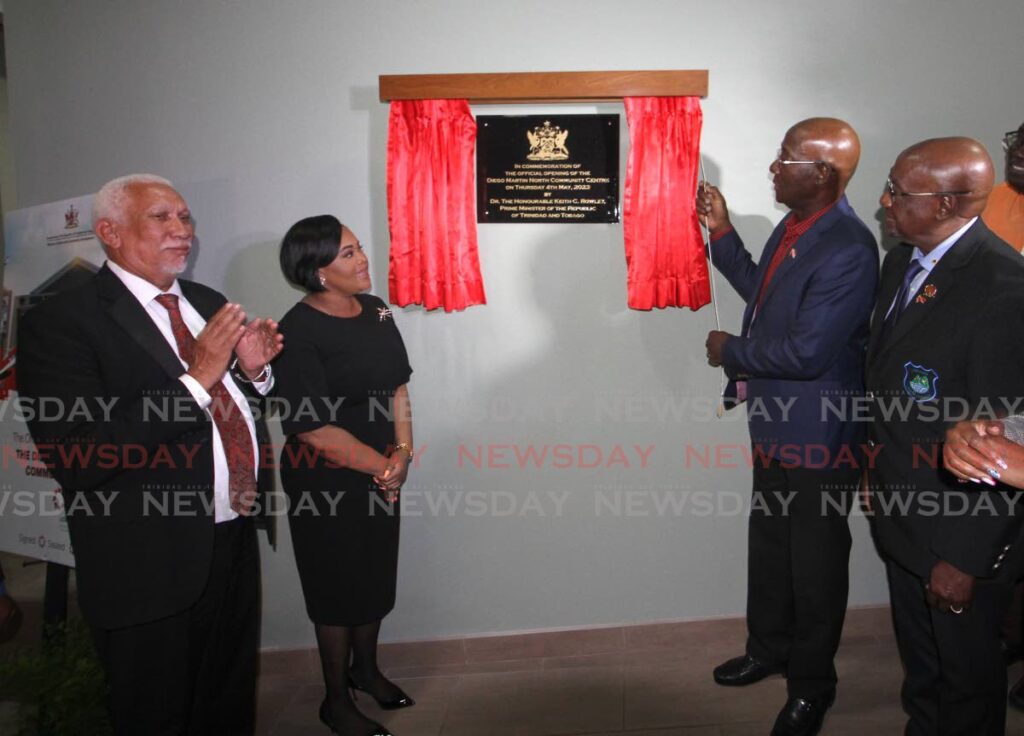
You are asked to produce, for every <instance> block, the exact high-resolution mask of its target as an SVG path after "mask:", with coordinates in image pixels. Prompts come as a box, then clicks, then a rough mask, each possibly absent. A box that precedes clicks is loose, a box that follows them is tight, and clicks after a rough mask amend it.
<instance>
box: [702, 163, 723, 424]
mask: <svg viewBox="0 0 1024 736" xmlns="http://www.w3.org/2000/svg"><path fill="white" fill-rule="evenodd" d="M698 156H699V158H700V178H701V181H703V182H704V191H705V192H706V191H707V184H708V177H707V174H705V173H704V154H698ZM697 219H698V220H700V228H701V231H702V232H703V233H704V247H705V249H706V250H705V253H706V254H707V259H708V281H709V283H710V285H711V306H712V307H713V309H714V312H715V329H716V330H718V331H721V330H722V318H721V317H720V316H719V314H718V299H717V298H716V296H715V266H714V264H713V263H712V262H711V232H710V231H709V230H708V221H707V218H706V217H698V218H697ZM718 395H719V397H722V396H724V395H725V368H724V367H723V368H722V372H721V375H720V377H719V386H718ZM716 414H717V415H718V418H719V419H721V418H722V416H723V415H724V414H725V404H724V403H723V402H722V401H719V403H718V410H717V412H716Z"/></svg>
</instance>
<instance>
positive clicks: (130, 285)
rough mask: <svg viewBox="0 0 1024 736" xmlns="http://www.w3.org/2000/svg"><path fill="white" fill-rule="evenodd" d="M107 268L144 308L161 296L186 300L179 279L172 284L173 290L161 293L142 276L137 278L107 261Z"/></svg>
mask: <svg viewBox="0 0 1024 736" xmlns="http://www.w3.org/2000/svg"><path fill="white" fill-rule="evenodd" d="M106 265H107V268H109V269H110V270H111V272H112V273H113V274H114V275H115V276H117V277H118V278H119V279H121V283H123V284H124V285H125V288H126V289H128V291H130V292H131V293H132V296H134V297H135V298H136V299H137V300H138V301H139V304H141V305H142V306H144V307H147V306H149V303H150V302H151V301H153V300H154V299H155V298H156V297H158V296H160V295H161V294H175V295H176V296H177V297H178V298H179V299H184V298H185V295H184V294H182V293H181V285H180V284H179V283H178V279H174V283H173V284H171V288H169V289H168V290H167V291H161V290H160V289H159V288H157V287H156V285H154V284H151V283H150V282H149V281H146V279H144V278H142V277H141V276H136V275H135V274H133V273H130V272H129V271H126V270H125V269H123V268H121V266H118V265H117V264H116V263H114V262H113V261H111V260H110V259H107V262H106Z"/></svg>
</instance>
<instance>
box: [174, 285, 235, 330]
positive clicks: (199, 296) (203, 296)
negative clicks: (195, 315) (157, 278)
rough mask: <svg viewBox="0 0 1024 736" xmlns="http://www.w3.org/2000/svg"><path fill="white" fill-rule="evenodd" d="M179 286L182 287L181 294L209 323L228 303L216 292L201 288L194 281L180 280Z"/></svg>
mask: <svg viewBox="0 0 1024 736" xmlns="http://www.w3.org/2000/svg"><path fill="white" fill-rule="evenodd" d="M178 285H179V286H181V293H182V294H184V295H185V298H186V299H188V302H189V304H191V305H192V306H193V307H194V308H195V310H196V311H197V312H199V315H200V316H201V317H202V318H203V319H204V320H206V321H207V322H209V321H210V319H211V318H212V317H213V315H215V314H216V313H217V310H218V309H220V308H221V307H222V306H224V304H225V303H226V300H225V299H224V297H222V296H221V295H220V294H218V293H217V292H215V291H211V290H210V289H204V288H199V287H197V286H196V284H195V283H193V282H192V281H183V280H181V279H179V280H178Z"/></svg>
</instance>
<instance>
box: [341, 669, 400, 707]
mask: <svg viewBox="0 0 1024 736" xmlns="http://www.w3.org/2000/svg"><path fill="white" fill-rule="evenodd" d="M391 684H392V685H395V683H391ZM348 686H349V687H350V688H352V689H353V690H358V691H359V692H361V693H366V694H367V695H369V696H370V697H371V698H373V699H374V700H376V701H377V705H379V706H380V707H381V709H382V710H398V709H399V708H408V707H409V706H412V705H416V701H415V700H413V699H412V698H410V697H409V696H408V695H406V694H405V692H404V691H403V690H402V688H400V687H398V685H395V690H397V691H398V696H397V697H395V698H393V699H391V700H381V699H380V698H378V697H377V696H376V695H374V694H373V693H371V692H370V691H369V690H367V689H366V688H365V687H363V686H362V685H360V684H359V683H358V682H356V681H355V680H353V679H352V675H349V677H348Z"/></svg>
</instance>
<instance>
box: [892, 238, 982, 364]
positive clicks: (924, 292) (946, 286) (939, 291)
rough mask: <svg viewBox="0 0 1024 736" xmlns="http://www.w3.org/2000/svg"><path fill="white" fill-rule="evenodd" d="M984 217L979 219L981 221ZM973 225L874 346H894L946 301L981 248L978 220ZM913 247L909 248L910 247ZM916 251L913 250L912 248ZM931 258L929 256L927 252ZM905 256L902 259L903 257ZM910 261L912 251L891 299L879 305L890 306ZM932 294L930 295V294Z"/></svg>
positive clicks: (900, 270)
mask: <svg viewBox="0 0 1024 736" xmlns="http://www.w3.org/2000/svg"><path fill="white" fill-rule="evenodd" d="M980 222H981V220H980V219H979V220H978V223H980ZM978 223H975V226H973V227H971V229H970V230H968V231H967V232H966V233H964V234H963V235H962V236H961V238H960V240H959V241H958V242H957V243H955V244H954V245H953V247H952V248H951V249H950V250H949V251H948V252H947V253H946V255H944V256H943V257H942V260H940V261H939V262H938V264H936V266H935V268H933V269H932V271H931V273H929V274H928V277H927V278H926V279H925V280H924V282H923V283H922V284H921V288H920V289H919V290H918V292H917V295H916V296H915V297H914V298H913V299H911V300H910V303H909V304H908V305H907V307H906V309H905V310H904V311H903V314H902V315H900V318H899V321H897V322H896V325H895V326H894V327H893V328H892V330H891V331H890V333H889V335H888V336H887V337H886V340H885V343H884V344H881V345H877V344H876V345H874V348H875V349H876V350H878V351H885V350H888V349H889V348H890V347H892V346H893V345H895V344H896V343H898V342H899V341H900V340H901V339H902V338H903V337H905V336H906V335H908V334H909V333H910V332H912V331H913V329H914V328H915V327H917V326H918V325H919V324H920V323H921V321H922V320H924V319H925V318H927V317H928V316H929V315H930V314H931V313H932V312H933V311H934V310H935V308H936V307H937V305H939V304H941V303H942V300H943V299H944V298H945V297H946V296H947V295H948V294H949V293H950V291H951V290H953V289H954V288H955V286H956V282H957V271H958V270H960V269H961V268H963V267H964V266H966V265H967V264H968V263H969V262H970V260H971V258H972V257H973V256H974V254H975V253H976V252H977V250H978V248H979V247H980V246H981V242H982V237H981V233H980V231H979V228H978V227H977V224H978ZM909 250H910V248H908V251H909ZM911 252H912V251H911ZM925 257H926V258H927V256H925ZM901 260H902V259H901ZM909 261H910V255H909V254H908V255H907V258H906V260H905V261H904V263H903V265H904V268H902V269H898V273H897V274H896V275H895V277H894V281H895V282H896V285H895V288H892V289H891V291H889V300H888V301H887V302H885V303H884V304H885V306H884V307H883V306H882V302H879V304H878V309H879V311H881V310H882V309H888V307H889V304H891V303H892V299H893V297H894V296H895V292H896V289H898V288H899V284H900V283H901V282H902V281H903V274H904V272H905V270H906V263H907V262H909ZM929 294H930V295H929ZM884 316H885V315H884V314H881V315H879V314H876V318H877V319H879V320H880V319H882V318H884ZM881 326H882V325H881V322H879V325H878V327H879V329H878V330H872V342H874V341H875V340H877V336H876V333H880V332H881Z"/></svg>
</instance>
